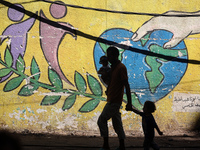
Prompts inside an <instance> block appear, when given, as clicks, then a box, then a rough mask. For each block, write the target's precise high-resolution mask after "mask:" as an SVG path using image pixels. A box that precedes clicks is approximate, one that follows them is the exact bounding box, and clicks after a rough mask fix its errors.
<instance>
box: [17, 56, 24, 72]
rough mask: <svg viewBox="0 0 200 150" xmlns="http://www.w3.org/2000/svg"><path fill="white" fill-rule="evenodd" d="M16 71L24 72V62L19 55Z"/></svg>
mask: <svg viewBox="0 0 200 150" xmlns="http://www.w3.org/2000/svg"><path fill="white" fill-rule="evenodd" d="M16 65H17V66H16V68H17V71H19V72H21V73H23V72H24V71H25V62H24V59H23V58H22V56H21V55H19V57H18V59H17V64H16Z"/></svg>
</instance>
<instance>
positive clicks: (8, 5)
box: [0, 1, 200, 64]
mask: <svg viewBox="0 0 200 150" xmlns="http://www.w3.org/2000/svg"><path fill="white" fill-rule="evenodd" d="M0 4H2V5H4V6H6V7H10V8H13V9H15V10H17V11H20V12H23V13H25V14H26V15H28V16H30V17H33V18H35V19H37V20H39V21H41V22H44V23H47V24H49V25H51V26H54V27H57V28H61V29H64V30H66V31H70V32H71V33H74V34H75V35H78V36H82V37H85V38H88V39H90V40H94V41H96V42H100V43H104V44H107V45H115V46H117V47H119V48H122V49H126V50H129V51H134V52H136V53H141V54H144V55H149V56H156V57H160V58H164V59H166V60H170V61H178V62H182V63H192V64H200V61H199V60H191V59H190V60H187V59H182V58H176V57H172V56H166V55H163V54H156V53H154V52H150V51H141V50H140V49H137V48H133V47H130V46H127V45H123V44H119V43H115V42H113V41H109V40H106V39H103V38H99V37H96V36H93V35H89V34H87V33H84V32H82V31H79V30H76V29H72V28H69V27H66V26H63V25H61V24H58V23H57V22H54V21H51V20H48V19H45V18H43V17H40V16H38V15H37V14H35V13H33V12H31V11H28V10H24V9H22V8H21V7H18V6H16V5H13V3H10V2H8V1H0ZM77 9H78V8H77Z"/></svg>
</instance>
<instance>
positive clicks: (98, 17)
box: [0, 0, 200, 134]
mask: <svg viewBox="0 0 200 150" xmlns="http://www.w3.org/2000/svg"><path fill="white" fill-rule="evenodd" d="M51 2H52V3H53V1H49V2H41V1H28V0H23V1H22V0H17V1H14V0H9V1H1V2H0V15H1V26H0V33H1V35H2V36H1V38H2V39H3V38H5V37H8V36H10V37H12V38H9V37H8V38H5V39H4V40H3V41H2V44H1V45H0V54H1V64H0V69H1V70H0V76H1V77H3V74H4V73H5V72H6V71H5V68H9V67H11V68H12V69H11V68H10V69H11V71H13V70H14V69H15V68H16V67H14V68H13V67H12V65H10V66H9V65H8V64H6V59H8V60H7V63H9V61H11V62H12V61H13V62H14V60H13V59H11V58H9V54H10V53H11V56H12V54H13V53H17V51H18V49H14V46H16V45H14V44H13V43H14V42H15V41H16V39H17V36H22V37H25V34H21V35H20V34H16V32H19V31H24V30H25V27H27V26H29V25H30V23H29V24H26V25H24V26H23V27H22V29H21V28H20V27H19V25H20V24H22V23H23V21H24V22H25V21H26V20H27V19H30V18H31V16H32V15H33V14H35V13H36V12H37V15H39V16H40V12H41V10H42V11H43V12H44V14H45V16H46V17H47V18H48V19H49V20H51V21H53V24H54V25H59V23H60V22H62V25H63V26H65V25H66V23H69V24H71V25H72V26H73V27H74V28H75V30H77V33H76V34H77V35H76V36H77V39H75V38H73V37H72V35H70V34H66V35H65V36H64V38H63V39H62V40H60V39H57V40H58V41H59V42H58V45H56V44H55V45H54V46H57V50H58V51H57V57H56V58H54V61H56V59H58V62H59V65H60V69H61V70H62V72H63V74H64V75H65V77H66V78H67V79H68V80H69V81H70V82H71V83H72V84H73V85H74V86H73V85H71V84H69V83H67V82H66V81H64V80H62V82H60V80H59V78H57V76H58V74H56V71H53V73H52V74H51V75H53V74H56V75H55V76H54V77H49V75H48V67H49V65H48V62H47V59H46V58H45V56H44V53H43V51H45V49H46V50H47V51H48V50H49V48H50V47H51V46H52V45H53V44H52V42H50V43H48V42H49V40H47V41H42V40H44V38H45V37H43V35H41V30H42V29H41V26H40V23H41V22H43V21H40V18H39V16H37V19H36V20H35V22H33V25H32V27H30V30H28V32H27V39H26V38H24V39H20V40H21V43H22V44H24V43H26V47H25V53H24V56H23V57H22V58H21V62H24V63H25V68H24V69H25V70H24V72H21V73H20V75H17V74H19V70H20V69H18V71H17V72H15V73H13V74H12V75H11V76H10V77H9V78H7V79H5V81H3V82H2V83H0V126H1V128H9V129H14V130H17V131H23V130H25V129H27V130H30V131H32V132H64V133H65V132H70V133H71V132H73V133H77V132H79V131H81V132H86V133H91V132H95V133H96V132H97V133H98V127H97V124H96V122H97V119H98V116H99V115H100V113H101V111H102V109H103V107H104V105H105V103H106V102H105V98H106V95H105V93H104V91H105V89H106V88H105V86H104V85H103V84H102V82H101V81H100V79H99V77H98V74H97V68H98V67H96V66H95V61H96V63H97V60H95V58H94V55H95V54H94V49H95V44H96V43H97V42H96V40H97V38H98V37H99V36H100V35H101V34H102V33H104V32H105V31H106V30H108V29H116V28H120V29H125V30H127V31H128V30H130V32H133V33H134V32H136V31H137V29H138V28H140V27H141V26H142V25H143V24H144V23H145V22H147V21H148V20H150V19H151V18H152V17H153V15H154V14H163V13H165V12H167V11H181V12H197V11H199V10H200V1H195V2H194V1H190V0H180V1H174V0H168V1H166V0H143V1H138V0H103V1H97V0H89V1H83V0H82V1H81V0H62V2H63V4H64V5H65V4H69V6H66V7H67V14H66V16H64V17H63V18H60V19H56V18H55V17H53V16H52V15H51V14H50V12H49V10H50V5H51ZM15 3H18V4H20V5H21V6H23V7H24V9H25V10H27V11H26V12H25V16H24V17H23V18H22V20H19V21H13V20H11V19H9V17H8V15H9V14H8V13H7V12H8V8H9V7H10V5H11V4H15ZM71 5H74V6H82V7H89V8H98V9H102V10H101V11H95V10H92V9H82V8H75V7H71ZM18 8H19V7H18ZM104 10H113V11H122V12H136V13H141V14H123V13H111V12H105V11H104ZM143 13H145V14H143ZM146 13H149V14H152V15H147V14H146ZM12 15H14V14H12ZM180 18H181V17H180ZM176 19H177V20H179V19H178V17H175V18H174V24H176V23H177V22H178V21H177V20H176ZM194 19H198V17H194ZM181 21H182V22H181V23H179V24H178V23H177V25H180V27H177V28H180V32H181V31H182V30H183V31H182V32H184V31H185V30H184V28H183V27H187V25H188V28H189V29H190V28H191V26H192V27H193V25H190V24H187V22H185V21H184V20H181ZM166 22H167V21H166ZM162 23H163V22H162ZM162 23H160V24H162ZM14 24H15V26H14ZM60 24H61V23H60ZM62 25H61V27H63V26H62ZM189 25H190V26H189ZM166 26H170V24H166ZM175 26H176V25H175ZM59 27H60V26H59ZM151 27H152V28H154V27H158V25H157V24H156V23H155V24H152V26H151ZM8 28H9V32H8V33H5V31H8ZM194 28H195V29H197V28H198V27H196V26H195V25H194ZM6 29H7V30H6ZM40 29H41V30H40ZM173 29H174V28H172V30H171V32H172V33H173V32H174V33H175V32H176V31H177V30H173ZM43 30H47V28H45V29H43ZM53 30H54V29H50V30H47V33H50V32H53ZM155 30H156V29H155ZM191 30H192V29H191ZM185 32H186V31H185ZM3 33H4V34H3ZM54 35H55V36H51V37H52V38H55V39H56V38H58V37H57V35H56V34H54ZM14 36H16V37H14ZM113 36H117V35H113ZM199 37H200V34H199V32H198V31H197V32H195V33H194V34H192V35H189V36H188V37H185V38H184V42H185V47H186V49H187V59H188V60H195V61H189V63H188V64H187V67H186V71H185V73H182V77H181V78H180V82H178V83H177V85H176V86H175V87H172V89H171V91H170V92H169V93H167V94H165V95H164V97H162V96H161V98H159V99H155V100H154V99H153V98H152V99H151V100H152V101H156V106H157V110H156V112H155V113H154V116H155V118H156V120H157V123H158V125H159V126H160V128H161V130H163V131H164V132H166V133H170V131H177V130H188V129H191V127H193V125H194V124H195V123H196V121H197V120H198V119H199V112H200V107H199V106H200V101H199V97H200V91H199V90H200V87H199V86H200V81H199V69H200V68H199V60H200V54H199V49H200V44H199V43H200V41H199ZM123 38H128V39H129V40H131V39H130V38H131V37H123ZM150 38H151V37H150ZM10 39H12V40H10ZM26 40H27V41H26ZM51 40H52V39H51ZM156 40H158V41H159V39H156ZM168 40H169V39H168ZM52 41H55V40H52ZM114 42H115V41H114ZM19 43H20V42H18V43H17V44H19ZM41 43H43V44H44V46H41V45H42V44H41ZM45 44H46V46H45ZM48 44H52V45H50V46H49V45H48ZM133 46H134V45H133ZM7 47H8V48H7ZM17 47H18V48H19V47H20V45H17ZM21 47H23V46H21ZM141 47H142V46H141ZM22 49H23V48H22ZM54 50H55V47H54ZM47 53H48V54H46V56H51V55H53V54H51V51H50V52H49V51H48V52H47ZM55 53H56V52H55ZM33 57H34V58H35V60H36V62H37V66H38V67H39V71H38V73H39V74H40V77H39V79H38V80H36V79H32V80H30V83H31V85H32V84H33V83H34V86H37V87H38V88H36V89H35V90H34V92H33V93H32V95H30V96H29V95H28V94H27V95H20V94H19V93H20V91H21V90H22V88H23V87H24V86H25V85H27V83H29V82H28V80H27V79H24V78H28V76H31V75H32V73H31V64H32V63H33V61H32V60H33ZM133 59H135V60H136V59H137V58H133ZM16 62H19V61H16ZM194 62H195V63H194ZM52 63H53V62H52ZM141 63H142V62H141ZM133 64H134V63H133ZM96 65H97V64H96ZM128 65H131V63H129V62H128ZM19 66H20V65H19ZM22 68H23V65H22ZM53 69H54V68H53ZM15 70H16V69H15ZM54 70H55V69H54ZM170 71H171V70H169V72H170ZM128 72H129V73H132V72H131V70H128ZM135 73H136V74H137V72H135ZM24 75H26V76H24ZM51 75H50V76H51ZM18 76H19V78H17V77H18ZM87 76H88V77H89V78H90V79H91V80H90V81H91V83H89V80H88V79H87ZM20 77H22V78H23V79H22V80H21V81H22V82H21V83H17V81H19V80H20V79H21V78H20ZM82 77H83V79H82ZM16 78H17V79H16ZM49 78H51V79H49ZM13 79H16V80H17V81H15V82H13V83H11V82H12V81H13ZM54 79H57V80H54ZM62 79H63V78H62ZM50 80H51V81H50ZM156 80H157V77H156V76H154V78H153V82H155V81H156ZM174 80H176V79H174V78H171V82H169V84H170V83H173V81H174ZM1 81H2V80H1ZM81 81H83V83H84V81H85V86H87V88H86V89H85V90H86V91H84V92H83V93H80V91H79V88H83V89H84V84H82V83H81ZM131 81H132V80H131ZM133 81H134V80H133ZM54 83H58V84H59V83H60V84H59V85H61V86H62V85H63V86H62V87H60V88H58V89H56V90H57V91H51V90H50V88H52V87H53V86H52V85H51V84H54ZM9 84H11V86H9V87H8V85H9ZM77 84H78V85H77ZM131 84H133V87H134V83H131ZM142 84H143V83H141V85H142ZM89 85H90V86H89ZM14 86H15V87H14ZM54 86H55V85H54ZM91 86H92V88H90V87H91ZM168 86H169V85H168ZM6 87H7V90H6ZM12 87H13V89H12ZM137 87H138V86H137ZM141 87H142V86H141ZM29 88H32V87H29ZM101 88H102V89H101ZM63 89H64V90H63ZM95 89H97V93H98V92H99V93H100V94H99V95H98V94H94V92H92V91H93V90H95ZM163 89H164V88H163ZM29 90H30V89H29ZM29 90H27V91H26V92H28V91H29ZM101 90H102V91H101ZM134 90H135V89H134V88H133V89H132V91H134ZM143 90H146V89H141V92H142V91H143ZM67 92H68V93H67ZM101 92H102V93H103V95H101ZM71 94H72V96H73V94H76V99H75V98H72V99H70V98H69V95H71ZM136 94H138V93H136ZM46 95H49V97H50V99H49V101H51V100H52V95H54V97H55V98H58V97H59V96H61V98H58V99H57V101H56V100H55V102H52V104H51V105H47V104H46V103H45V105H42V101H43V98H44V97H45V96H46ZM55 95H56V96H55ZM187 98H190V99H191V98H193V99H194V100H193V101H190V100H188V101H187V102H186V100H187ZM91 99H94V100H95V101H94V102H96V103H97V104H98V103H99V104H98V105H93V106H94V107H93V106H91V105H92V103H91V104H88V103H87V104H88V107H87V108H85V109H84V110H88V112H81V110H80V108H82V106H84V104H85V103H86V102H88V101H89V100H91ZM176 99H179V100H180V101H176ZM70 100H71V102H72V101H73V100H74V104H73V103H71V107H69V108H68V109H66V110H63V109H62V108H63V105H64V104H65V101H67V102H70ZM184 100H185V101H184ZM137 103H138V102H137ZM191 103H193V104H191ZM142 104H143V102H141V103H139V104H137V105H135V107H136V108H138V109H141V107H142ZM177 106H182V107H177ZM186 106H188V107H186ZM189 106H191V107H192V108H191V107H189ZM124 108H125V103H123V108H122V109H121V112H122V118H123V124H124V128H125V130H126V131H127V134H129V133H128V131H131V132H141V118H140V117H139V116H137V115H135V114H134V113H130V112H126V111H125V109H124ZM184 108H185V109H184Z"/></svg>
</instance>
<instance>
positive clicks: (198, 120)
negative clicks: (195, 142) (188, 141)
mask: <svg viewBox="0 0 200 150" xmlns="http://www.w3.org/2000/svg"><path fill="white" fill-rule="evenodd" d="M191 131H197V132H198V134H200V113H199V115H198V116H197V117H196V121H195V123H194V124H193V125H192V127H191Z"/></svg>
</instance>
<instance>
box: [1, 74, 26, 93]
mask: <svg viewBox="0 0 200 150" xmlns="http://www.w3.org/2000/svg"><path fill="white" fill-rule="evenodd" d="M23 80H24V78H23V77H21V76H19V77H15V78H13V79H11V80H9V81H8V82H7V83H6V85H5V86H4V89H3V91H4V92H9V91H12V90H14V89H16V88H17V87H19V86H20V84H21V83H22V81H23Z"/></svg>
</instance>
